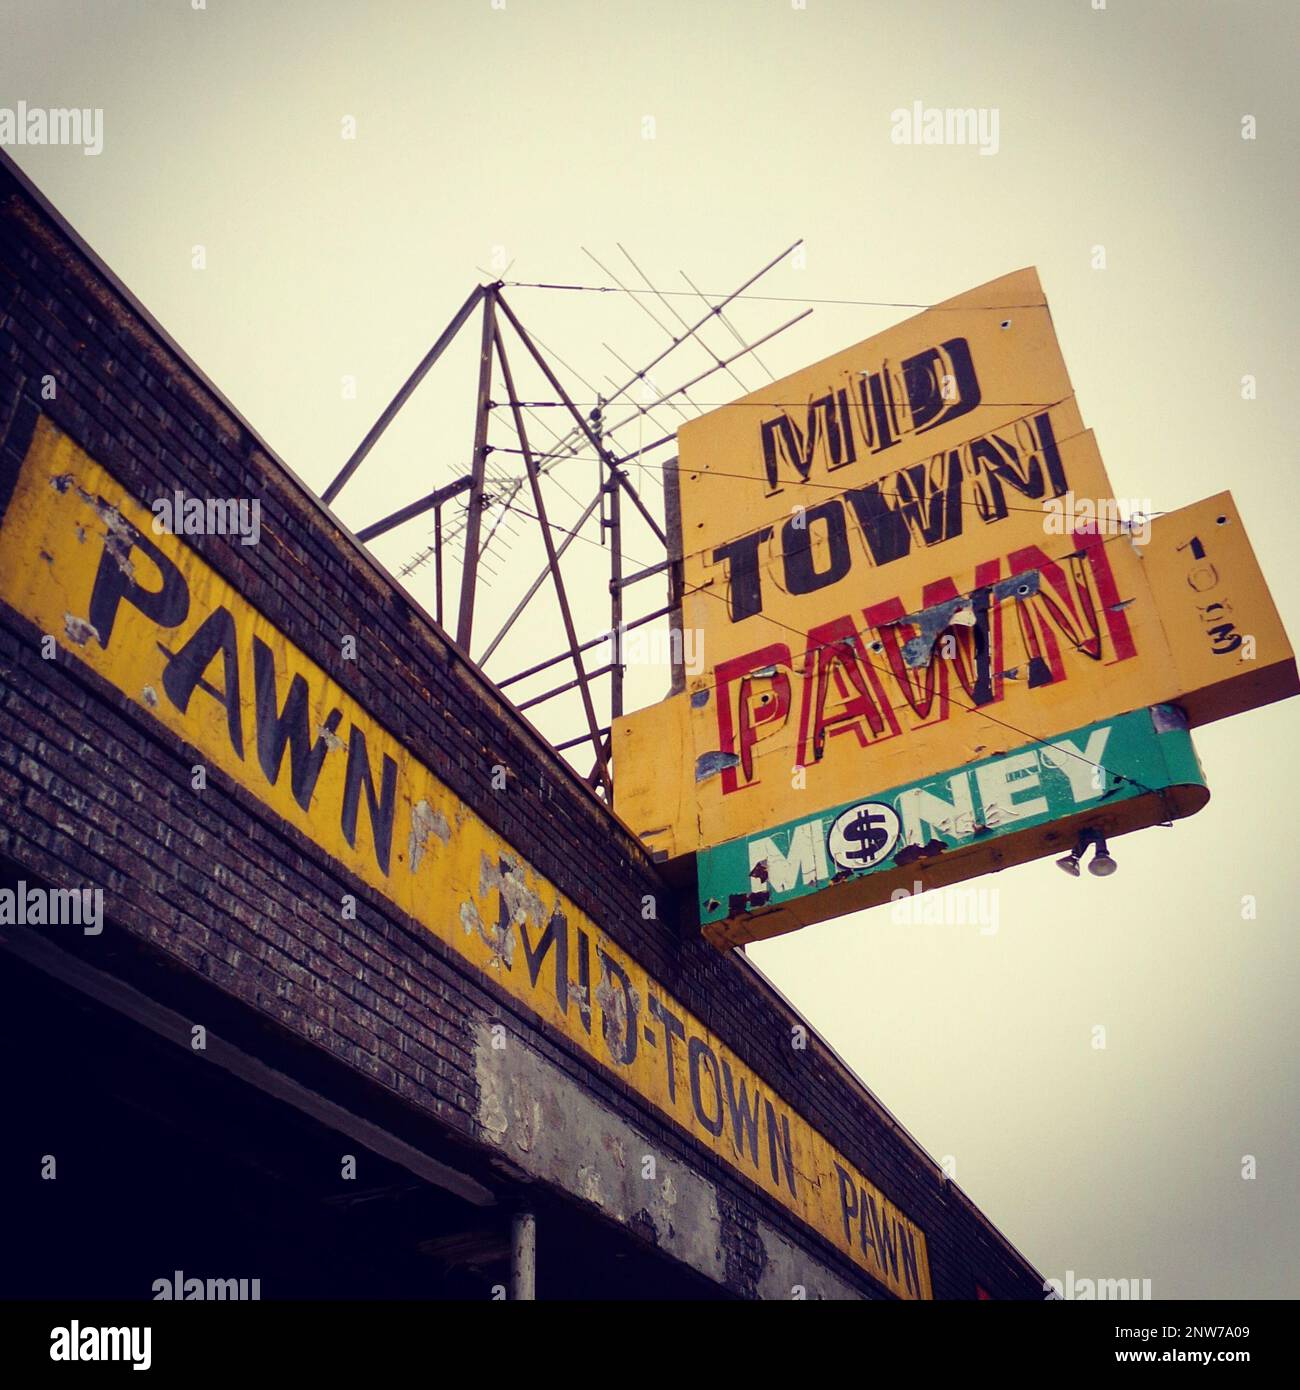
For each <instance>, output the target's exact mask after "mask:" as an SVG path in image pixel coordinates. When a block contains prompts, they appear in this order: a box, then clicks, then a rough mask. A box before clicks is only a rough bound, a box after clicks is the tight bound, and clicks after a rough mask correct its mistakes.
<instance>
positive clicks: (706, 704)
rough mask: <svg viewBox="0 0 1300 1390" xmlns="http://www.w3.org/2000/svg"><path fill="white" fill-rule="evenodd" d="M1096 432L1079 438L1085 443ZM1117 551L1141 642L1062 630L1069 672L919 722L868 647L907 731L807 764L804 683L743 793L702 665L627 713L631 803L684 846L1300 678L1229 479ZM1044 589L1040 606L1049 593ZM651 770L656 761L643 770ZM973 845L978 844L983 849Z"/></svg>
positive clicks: (1129, 626)
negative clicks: (1070, 635)
mask: <svg viewBox="0 0 1300 1390" xmlns="http://www.w3.org/2000/svg"><path fill="white" fill-rule="evenodd" d="M1084 443H1085V441H1084V440H1080V441H1079V446H1083V445H1084ZM1063 452H1064V451H1063ZM1220 518H1222V519H1223V520H1222V521H1220ZM1193 540H1197V541H1199V543H1200V546H1201V548H1202V550H1203V551H1204V558H1203V559H1197V558H1196V557H1195V556H1194V555H1193V553H1192V549H1191V544H1192V541H1193ZM1056 553H1057V554H1060V549H1059V548H1058V549H1057V551H1056ZM1104 554H1105V556H1106V561H1107V567H1108V568H1109V570H1110V573H1111V575H1112V576H1113V587H1114V596H1115V597H1116V598H1117V600H1118V603H1119V604H1121V605H1124V606H1123V607H1122V609H1121V611H1120V613H1118V614H1113V615H1111V617H1112V619H1113V620H1114V621H1115V622H1116V623H1117V624H1118V622H1119V620H1120V619H1122V621H1123V624H1124V629H1125V630H1126V631H1127V634H1128V639H1129V642H1130V645H1131V648H1132V652H1131V654H1130V655H1129V656H1127V657H1124V658H1123V659H1120V658H1118V657H1117V655H1116V651H1115V636H1116V632H1117V631H1118V630H1119V629H1118V627H1116V628H1114V629H1112V628H1109V627H1108V626H1107V624H1106V623H1105V622H1104V621H1102V622H1101V623H1100V636H1101V645H1100V657H1099V658H1098V659H1096V660H1093V659H1092V658H1090V657H1088V656H1086V655H1084V654H1081V653H1079V652H1072V651H1070V650H1069V649H1068V647H1067V645H1066V644H1065V642H1064V641H1062V640H1060V639H1061V637H1062V634H1061V633H1060V631H1059V629H1058V630H1057V640H1058V645H1059V647H1060V672H1061V676H1062V679H1061V680H1060V681H1059V683H1058V682H1053V683H1052V685H1049V686H1046V687H1040V688H1037V689H1035V688H1032V687H1030V686H1029V684H1028V682H1027V681H1025V680H1023V679H1019V680H1015V681H1010V680H1008V681H1004V682H1003V683H1002V686H1001V698H999V699H998V700H996V701H995V702H994V703H993V704H991V705H988V706H986V707H983V708H976V707H974V706H973V705H972V704H971V701H970V699H969V696H968V695H967V694H966V692H965V691H964V690H963V688H962V687H961V686H960V684H959V683H958V682H956V681H955V680H951V681H950V689H951V690H952V691H953V692H954V693H953V694H952V696H951V699H950V701H949V704H948V707H947V710H946V712H943V713H942V714H941V717H939V718H937V719H932V720H930V721H928V722H922V721H919V720H917V719H916V718H915V717H914V716H913V712H912V710H911V709H910V707H909V706H908V705H907V702H906V700H905V699H904V698H903V697H902V694H901V690H902V687H901V685H900V684H899V682H898V681H897V679H896V678H895V677H894V674H893V673H892V672H891V670H890V668H889V666H888V664H887V662H886V661H885V660H884V659H883V658H882V657H881V656H880V655H878V654H875V655H872V656H871V657H869V658H865V659H868V660H870V662H871V664H872V666H873V667H874V668H876V669H877V671H878V674H879V677H880V681H881V685H882V686H883V688H884V689H885V690H886V691H888V692H889V700H888V703H889V704H891V705H892V706H893V707H894V709H895V712H896V717H897V718H898V721H899V732H897V733H891V734H889V735H887V736H886V737H883V738H880V739H876V740H874V741H871V742H870V743H869V744H868V746H867V747H865V748H862V747H859V746H858V745H857V744H856V743H855V742H854V741H853V740H851V739H848V740H844V742H845V743H846V744H847V745H848V746H847V748H846V749H845V750H844V751H843V752H841V753H839V755H838V756H831V754H832V753H834V752H835V747H834V741H833V740H832V741H831V743H830V747H829V749H828V753H827V755H826V756H825V757H824V758H823V759H822V760H821V761H820V762H809V763H807V764H806V765H804V766H802V768H800V767H797V766H796V764H797V763H798V760H799V744H798V739H797V732H796V731H797V723H798V697H797V696H793V697H792V699H791V710H790V712H789V714H788V716H787V717H786V719H785V720H783V721H781V722H780V723H779V724H777V723H775V721H774V724H773V728H772V730H771V732H765V733H764V734H763V736H762V737H760V738H759V739H758V741H757V742H756V743H755V744H754V749H753V752H754V776H753V778H752V780H749V781H748V782H746V783H745V784H743V785H738V786H737V790H736V791H734V792H730V793H728V792H727V791H726V786H725V782H724V779H723V775H722V774H721V773H718V772H709V773H708V774H707V775H703V776H697V768H698V766H699V760H700V759H701V758H705V759H707V758H709V757H710V755H712V754H715V753H716V752H717V750H718V748H719V736H718V735H719V722H718V717H717V713H716V708H717V701H718V698H719V687H718V685H717V682H716V677H715V675H714V673H712V672H705V673H703V674H702V675H701V676H699V677H694V678H690V679H689V680H688V687H687V690H686V691H685V692H684V693H682V694H679V695H676V696H672V697H670V698H669V699H668V700H666V701H664V702H662V703H661V704H660V705H657V706H651V707H650V708H649V709H646V710H639V711H637V712H635V713H633V714H631V715H628V716H626V717H625V718H623V719H622V720H620V721H617V722H616V723H615V725H614V733H613V753H614V766H615V770H616V777H617V780H618V804H619V811H620V814H621V815H622V817H623V818H624V820H626V821H627V823H628V824H629V825H630V826H631V827H632V828H633V829H635V830H636V832H637V833H638V834H639V835H640V836H641V837H642V838H643V839H644V840H645V842H646V843H647V844H648V845H649V846H651V848H652V849H654V850H656V851H658V852H659V853H660V854H661V855H663V856H664V857H666V858H668V859H675V858H677V857H679V856H682V855H686V854H690V853H693V852H695V851H696V850H698V849H701V848H706V847H711V846H714V845H718V844H723V843H725V842H726V841H728V840H730V839H735V838H737V837H739V836H741V835H744V834H747V833H751V832H753V831H755V830H759V829H762V828H764V827H767V826H774V825H779V824H782V823H783V822H785V821H788V820H792V819H796V818H798V817H799V816H801V815H807V814H811V813H812V812H814V811H816V810H817V809H820V808H822V807H825V806H831V805H835V804H837V803H839V802H846V801H849V800H852V799H853V798H855V797H867V796H869V795H870V794H871V793H872V792H874V791H878V790H880V789H882V788H884V787H889V786H895V785H899V784H901V783H903V782H905V781H907V780H908V779H909V778H920V777H925V776H928V775H931V774H933V773H937V772H941V771H943V770H945V769H947V768H956V767H960V766H962V765H963V764H965V763H969V762H972V761H974V760H975V759H977V758H982V757H988V756H989V755H990V754H993V753H999V752H1007V751H1010V750H1011V749H1014V748H1016V747H1019V746H1020V745H1022V744H1024V743H1026V742H1044V741H1049V740H1050V739H1052V738H1053V737H1055V736H1056V735H1057V734H1059V733H1060V732H1061V731H1062V730H1064V729H1068V728H1072V727H1076V726H1078V725H1080V724H1082V723H1086V722H1088V721H1090V720H1097V719H1103V718H1107V717H1109V716H1111V715H1116V714H1121V713H1125V712H1128V711H1130V710H1135V709H1141V708H1144V707H1146V706H1148V705H1156V704H1167V703H1172V704H1178V705H1180V706H1181V707H1182V708H1183V709H1184V710H1185V711H1186V713H1187V716H1188V723H1189V725H1190V727H1192V728H1196V727H1198V726H1200V725H1202V724H1206V723H1210V722H1212V721H1213V720H1216V719H1222V718H1225V717H1226V716H1229V715H1232V714H1238V713H1242V712H1244V711H1246V710H1249V709H1255V708H1258V707H1259V706H1261V705H1265V704H1269V703H1271V702H1272V701H1274V700H1280V699H1285V698H1287V697H1289V696H1291V695H1294V694H1296V693H1300V680H1298V679H1297V673H1296V663H1295V654H1294V652H1293V650H1292V647H1291V644H1290V642H1289V640H1288V639H1287V635H1286V632H1285V629H1284V628H1283V626H1282V623H1281V620H1280V618H1279V616H1278V613H1277V609H1276V607H1275V605H1274V603H1273V599H1272V596H1271V595H1270V593H1269V589H1268V585H1267V583H1266V582H1265V579H1264V576H1263V574H1262V573H1261V571H1260V569H1259V565H1258V562H1257V561H1256V559H1255V555H1254V551H1253V550H1252V548H1251V545H1250V541H1249V539H1248V537H1247V535H1246V530H1245V527H1244V526H1243V524H1242V522H1241V518H1240V516H1239V514H1238V512H1237V509H1236V506H1235V504H1234V503H1233V501H1232V497H1231V494H1229V493H1221V494H1219V495H1217V496H1215V497H1211V498H1207V499H1205V500H1204V501H1201V502H1197V503H1194V504H1193V505H1191V506H1189V507H1184V508H1182V509H1180V510H1178V511H1175V512H1171V513H1168V514H1166V515H1164V516H1160V517H1157V518H1156V519H1155V520H1154V521H1152V522H1151V533H1150V540H1149V543H1148V544H1147V545H1144V546H1137V545H1135V544H1134V543H1133V542H1132V541H1131V540H1130V539H1129V538H1128V537H1126V536H1114V537H1110V538H1107V539H1106V540H1105V546H1104ZM1004 573H1005V570H1004ZM1198 586H1204V587H1198ZM971 587H973V571H968V572H967V576H966V577H965V579H959V580H958V588H959V589H960V590H961V591H963V592H966V591H969V589H970V588H971ZM1032 603H1033V604H1034V605H1035V606H1037V605H1038V604H1039V603H1040V600H1033V601H1032ZM1215 605H1221V606H1218V607H1216V606H1215ZM1005 606H1007V607H1010V604H1007V605H1005ZM910 607H913V608H919V607H920V599H919V594H915V593H914V594H913V595H912V600H911V604H910ZM1004 616H1005V615H1004ZM858 626H859V628H860V629H861V630H862V632H863V642H864V643H868V644H869V642H870V641H871V640H872V639H875V638H878V637H879V636H880V633H879V632H878V631H873V630H872V629H870V628H868V627H867V625H866V624H865V622H859V624H858ZM1048 630H1050V628H1049V629H1048ZM908 631H909V633H910V631H911V629H908ZM1004 635H1006V637H1007V645H1006V647H1005V648H1004V650H1005V651H1007V652H1008V653H1009V655H1008V656H1007V658H1006V659H1005V660H1004V663H1003V664H1004V665H1010V666H1018V667H1019V668H1020V669H1021V670H1022V671H1023V668H1024V650H1023V647H1021V646H1017V645H1016V643H1017V642H1018V638H1017V637H1016V633H1015V628H1014V627H1009V628H1008V629H1007V631H1006V633H1005V634H1004ZM791 646H792V650H791V654H790V660H789V663H788V664H787V663H785V662H778V663H777V669H778V672H779V673H781V672H784V673H787V674H788V678H789V679H790V681H791V683H792V684H793V683H796V682H798V681H799V680H800V678H801V677H800V673H799V671H798V670H797V669H796V668H797V664H798V662H799V658H800V655H801V653H800V652H798V651H797V650H795V649H794V644H793V642H792V643H791ZM868 649H869V648H868ZM934 662H935V664H937V665H939V666H940V668H941V669H940V679H942V678H943V676H944V674H945V673H944V672H943V670H942V668H943V666H945V665H951V663H948V662H945V661H944V660H943V658H941V657H939V656H936V657H935V658H934ZM924 674H925V673H924V672H923V671H918V672H917V673H916V675H917V676H918V677H920V676H924ZM947 674H948V675H951V673H950V672H949V673H947ZM772 686H773V681H772V680H766V681H762V682H759V683H758V684H757V689H756V692H755V694H754V696H753V700H754V701H755V702H758V701H761V700H762V698H763V696H764V695H765V694H769V693H770V691H771V689H772ZM706 693H707V699H705V698H704V697H705V694H706ZM940 706H941V702H938V701H936V708H937V709H938V708H940ZM670 768H675V769H676V771H675V775H674V774H673V773H672V772H670V770H669V769H670ZM643 769H653V771H652V772H651V773H650V774H649V775H646V774H644V773H643V771H642V770H643ZM1117 770H1122V769H1117ZM738 780H739V779H738ZM683 786H686V787H692V786H693V787H694V797H693V798H692V797H691V796H690V795H689V794H687V795H683V794H682V793H681V791H680V788H681V787H683ZM1000 852H1001V851H999V853H1000ZM989 853H990V855H992V853H993V850H992V849H990V851H989ZM976 860H978V856H976V857H975V860H972V861H971V862H976ZM993 867H997V865H996V864H995V863H993V862H992V860H991V859H990V862H989V863H988V864H986V865H985V866H984V868H982V869H976V870H973V872H986V871H987V870H988V869H989V868H993ZM966 876H967V877H969V876H970V874H967V875H966ZM840 896H841V897H843V898H847V897H849V896H851V894H841V895H840ZM800 910H801V911H802V912H803V913H805V914H809V915H806V918H805V920H807V921H816V920H821V917H822V916H826V915H831V914H832V912H833V911H834V910H835V907H834V902H833V900H832V899H830V898H828V899H827V900H826V902H825V903H824V904H822V906H821V907H820V908H819V907H818V906H817V905H816V904H814V903H811V902H807V903H804V904H802V905H801V909H800ZM819 913H820V915H818V914H819Z"/></svg>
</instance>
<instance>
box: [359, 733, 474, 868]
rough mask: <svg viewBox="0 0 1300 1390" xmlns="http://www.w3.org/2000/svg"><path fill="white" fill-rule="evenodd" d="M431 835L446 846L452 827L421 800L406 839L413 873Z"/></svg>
mask: <svg viewBox="0 0 1300 1390" xmlns="http://www.w3.org/2000/svg"><path fill="white" fill-rule="evenodd" d="M336 742H337V740H336ZM341 746H342V745H341V744H340V747H341ZM430 835H436V836H437V837H438V839H440V840H441V841H442V843H443V844H444V845H445V844H447V843H449V842H450V840H451V826H450V825H448V824H447V817H446V816H444V815H443V813H442V812H441V811H435V810H434V809H433V807H432V806H430V805H429V803H428V802H427V801H425V800H424V799H423V798H421V800H419V801H417V802H416V803H415V805H414V806H413V807H412V808H411V833H410V835H408V836H407V839H406V857H407V859H408V860H409V861H410V866H411V872H412V873H415V871H416V870H417V869H418V868H419V867H420V860H421V859H423V858H424V852H425V849H426V848H427V847H428V842H429V836H430Z"/></svg>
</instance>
